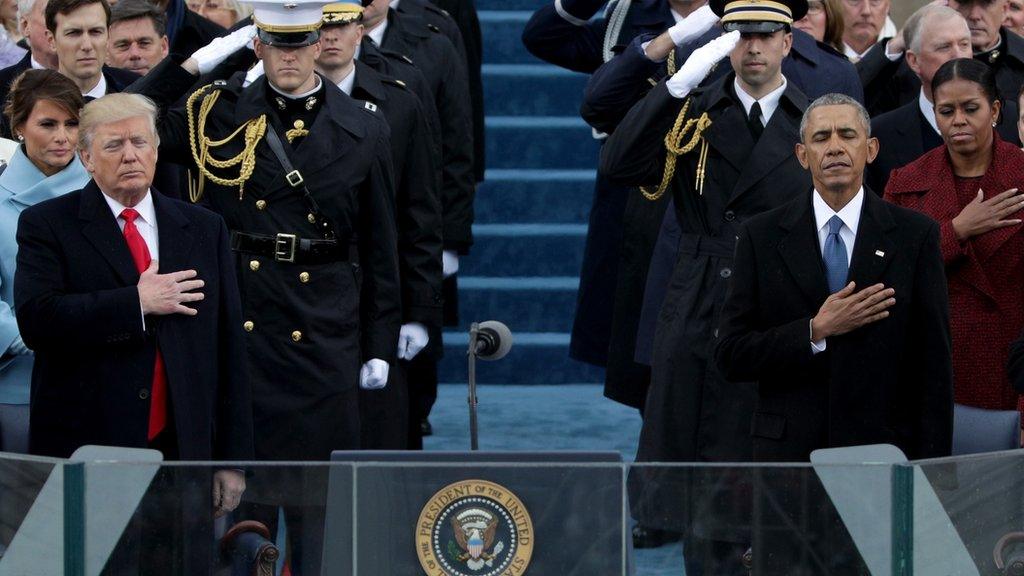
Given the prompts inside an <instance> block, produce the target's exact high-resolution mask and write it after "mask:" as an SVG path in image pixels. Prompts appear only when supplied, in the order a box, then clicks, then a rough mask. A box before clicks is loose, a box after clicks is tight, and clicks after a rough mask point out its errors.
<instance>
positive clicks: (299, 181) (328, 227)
mask: <svg viewBox="0 0 1024 576" xmlns="http://www.w3.org/2000/svg"><path fill="white" fill-rule="evenodd" d="M267 145H268V146H270V151H271V152H273V153H274V156H275V157H277V161H278V162H280V163H281V167H282V168H284V179H285V180H287V181H288V184H289V185H290V186H291V187H292V188H301V190H302V197H303V199H304V200H305V201H306V206H307V207H308V208H309V213H310V214H311V215H312V216H313V217H314V218H315V219H316V220H317V221H318V222H320V226H321V232H322V233H323V235H324V238H327V239H332V238H335V237H336V234H335V231H334V226H333V225H332V224H331V221H330V220H329V219H328V218H324V216H323V214H321V213H320V205H319V204H317V202H316V198H313V194H312V193H310V191H309V188H307V187H306V181H305V180H304V179H303V178H302V174H301V173H299V171H298V170H296V169H295V167H294V166H292V161H291V160H289V159H288V154H286V153H285V151H284V145H283V144H281V137H280V136H278V135H277V130H275V129H274V127H273V126H270V127H269V130H267Z"/></svg>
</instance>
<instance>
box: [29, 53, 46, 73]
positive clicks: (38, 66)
mask: <svg viewBox="0 0 1024 576" xmlns="http://www.w3.org/2000/svg"><path fill="white" fill-rule="evenodd" d="M28 63H29V65H30V66H32V69H33V70H45V69H46V66H43V65H42V64H40V63H39V62H36V59H35V57H34V56H29V57H28Z"/></svg>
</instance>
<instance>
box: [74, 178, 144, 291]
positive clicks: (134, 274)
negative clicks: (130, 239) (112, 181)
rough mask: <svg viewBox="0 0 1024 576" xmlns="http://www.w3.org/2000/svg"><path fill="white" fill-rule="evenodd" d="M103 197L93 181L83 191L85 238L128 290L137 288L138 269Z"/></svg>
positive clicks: (80, 210)
mask: <svg viewBox="0 0 1024 576" xmlns="http://www.w3.org/2000/svg"><path fill="white" fill-rule="evenodd" d="M102 195H103V193H102V192H100V189H99V188H98V187H97V186H96V184H95V183H94V182H92V181H90V182H89V183H88V184H87V185H86V187H85V189H84V190H83V191H82V201H81V204H80V205H79V208H78V218H79V219H80V220H82V222H83V226H82V235H83V236H85V237H86V239H87V240H88V241H89V242H90V243H91V244H92V245H93V247H94V248H96V251H97V252H99V253H100V255H101V256H102V257H103V258H104V259H105V260H106V261H107V262H108V263H109V264H110V267H111V268H113V269H114V272H116V273H117V277H118V278H119V279H120V280H121V282H122V283H123V284H124V285H125V286H128V285H131V284H136V283H137V282H138V280H139V272H138V271H137V270H136V269H135V262H134V261H133V260H132V255H131V252H129V251H128V244H127V243H125V241H124V234H122V233H121V229H120V227H119V226H118V225H117V221H116V220H115V219H114V214H113V213H112V212H111V211H110V206H108V205H107V203H106V201H105V200H104V199H103V196H102Z"/></svg>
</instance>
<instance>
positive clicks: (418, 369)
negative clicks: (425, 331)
mask: <svg viewBox="0 0 1024 576" xmlns="http://www.w3.org/2000/svg"><path fill="white" fill-rule="evenodd" d="M426 352H427V350H424V351H423V352H421V353H420V354H419V355H417V356H416V357H415V358H413V359H412V360H411V361H409V362H400V364H403V365H405V375H406V378H407V383H408V387H409V426H408V432H409V449H410V450H422V449H423V433H422V431H421V430H420V422H422V421H424V420H426V419H427V417H428V416H430V409H431V408H433V407H434V402H435V401H437V360H436V359H435V358H433V357H431V356H429V355H427V354H426Z"/></svg>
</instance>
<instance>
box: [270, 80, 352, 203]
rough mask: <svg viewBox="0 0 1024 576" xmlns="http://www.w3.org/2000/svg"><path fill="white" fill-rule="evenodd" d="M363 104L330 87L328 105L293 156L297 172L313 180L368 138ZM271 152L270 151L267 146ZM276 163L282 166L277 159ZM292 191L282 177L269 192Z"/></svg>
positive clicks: (317, 117) (326, 92)
mask: <svg viewBox="0 0 1024 576" xmlns="http://www.w3.org/2000/svg"><path fill="white" fill-rule="evenodd" d="M362 105H363V103H362V102H358V103H357V102H355V101H354V100H352V98H351V97H349V96H348V95H347V94H345V93H344V92H342V91H341V90H340V89H339V88H338V87H337V86H334V85H329V86H327V89H326V90H325V91H324V104H323V106H322V107H321V108H320V112H319V113H318V114H317V115H316V120H314V121H313V125H312V126H311V127H310V129H309V136H306V137H305V138H304V139H303V140H302V143H301V144H300V145H299V148H298V149H297V150H295V152H294V153H293V154H290V155H289V158H290V160H291V161H292V164H293V165H294V166H295V169H296V170H298V171H299V172H300V173H301V174H302V176H303V178H309V177H310V176H312V175H313V174H315V173H317V172H318V171H320V170H324V169H327V168H330V167H331V166H332V165H334V163H335V161H336V160H338V159H339V158H342V157H343V156H345V155H346V154H348V152H349V151H350V150H352V147H353V146H355V144H356V143H357V142H358V141H360V140H362V138H363V137H364V136H366V128H365V126H363V125H362V124H361V123H360V122H359V119H358V116H356V114H363V112H361V111H359V110H357V109H356V107H357V106H362ZM264 147H265V148H267V150H268V152H269V147H268V146H266V144H265V143H264ZM273 162H275V163H278V161H277V158H273ZM285 187H289V184H288V182H287V181H286V180H285V179H284V172H283V171H282V172H281V177H280V178H278V179H276V180H275V181H274V184H273V185H272V186H271V187H269V188H268V192H274V191H276V190H279V189H281V188H285Z"/></svg>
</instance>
